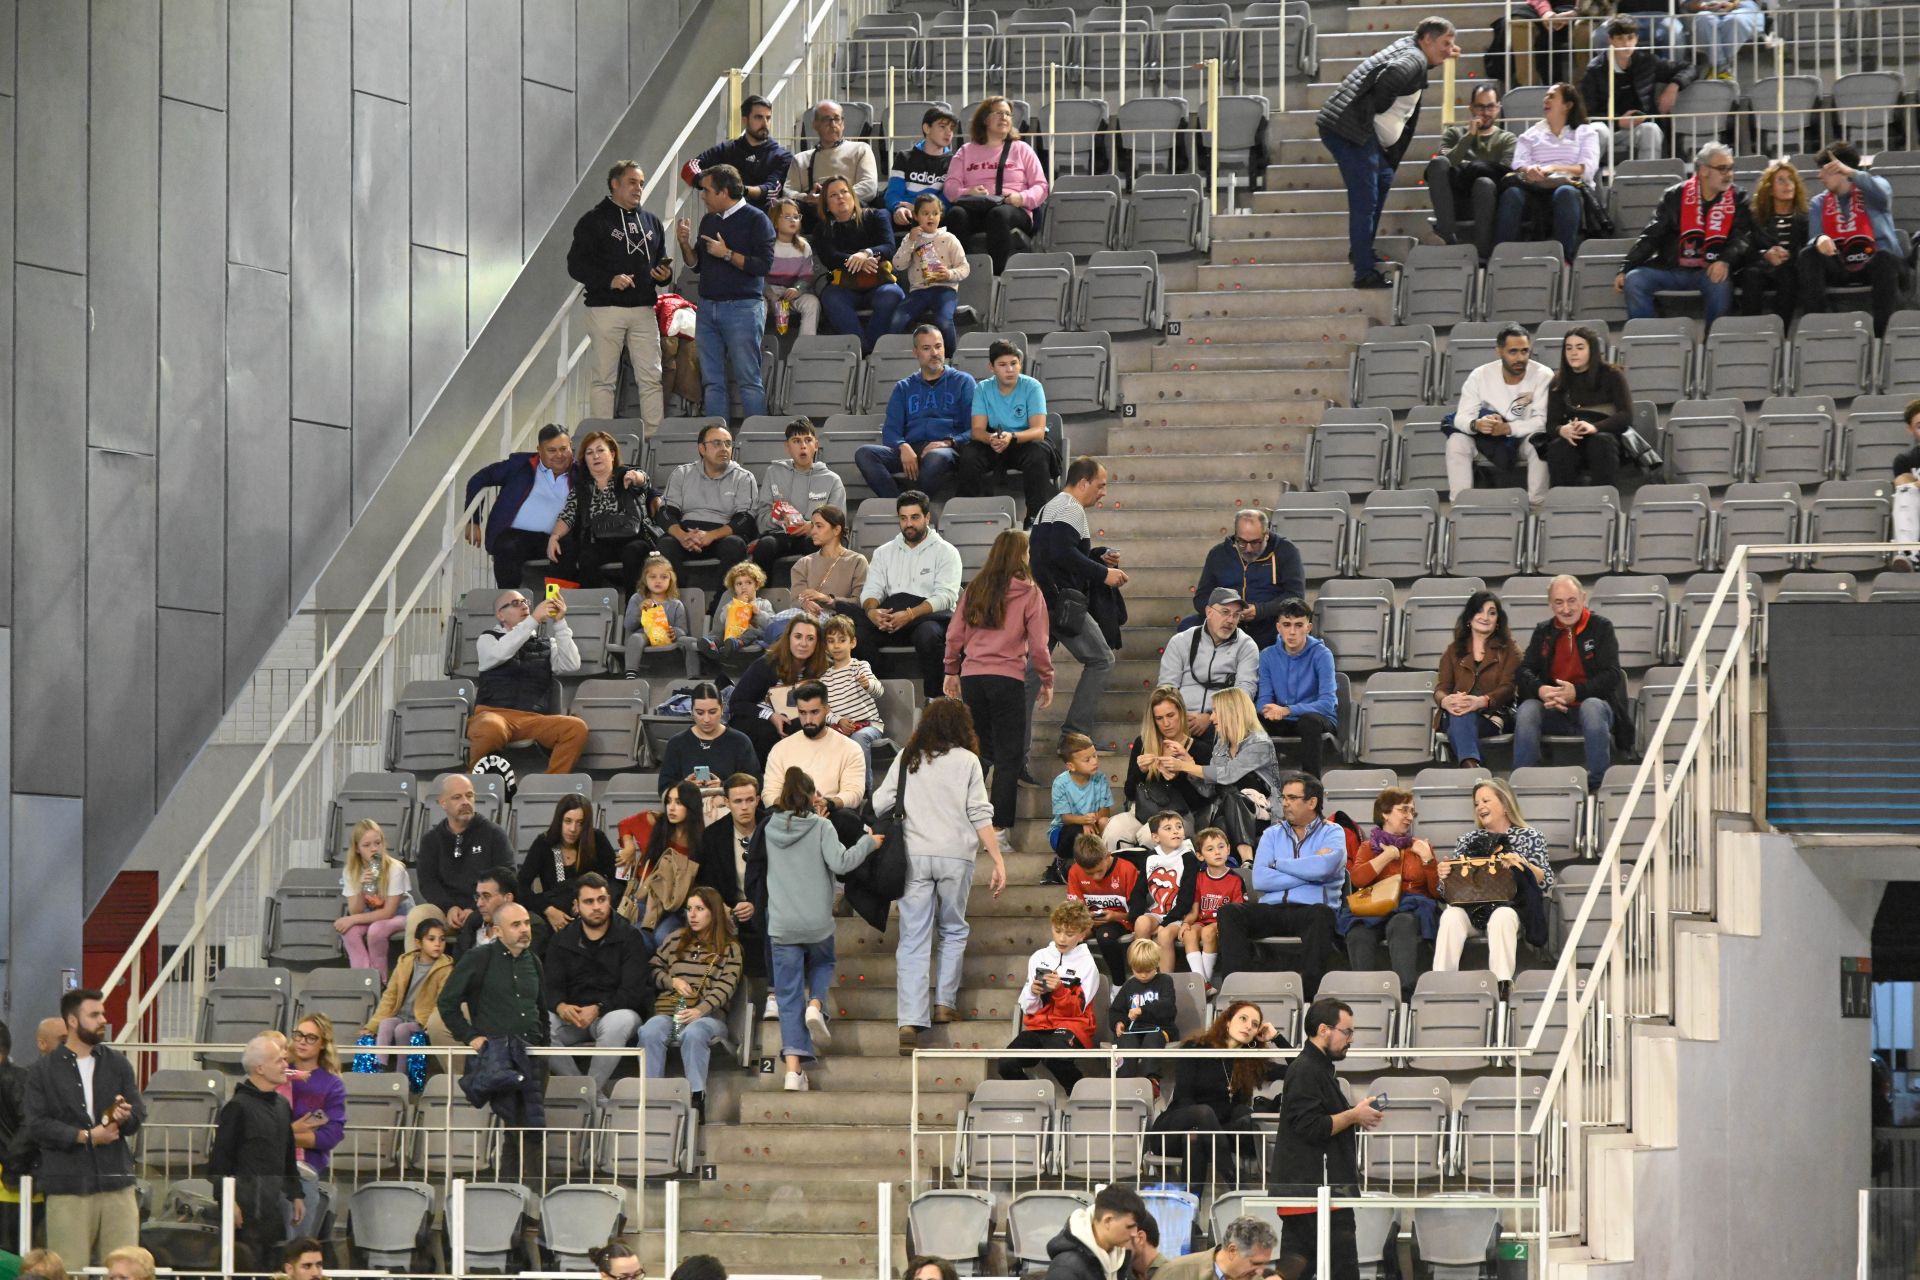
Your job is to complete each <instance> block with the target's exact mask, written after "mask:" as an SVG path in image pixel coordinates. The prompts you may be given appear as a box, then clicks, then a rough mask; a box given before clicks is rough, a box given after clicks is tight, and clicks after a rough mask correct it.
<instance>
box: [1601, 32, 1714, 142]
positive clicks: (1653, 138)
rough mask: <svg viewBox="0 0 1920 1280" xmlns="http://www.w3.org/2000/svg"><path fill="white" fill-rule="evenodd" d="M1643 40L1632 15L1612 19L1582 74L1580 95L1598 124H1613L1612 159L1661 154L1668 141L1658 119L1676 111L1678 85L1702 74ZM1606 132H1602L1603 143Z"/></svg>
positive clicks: (1684, 85) (1689, 82)
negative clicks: (1646, 46)
mask: <svg viewBox="0 0 1920 1280" xmlns="http://www.w3.org/2000/svg"><path fill="white" fill-rule="evenodd" d="M1639 45H1640V27H1639V24H1638V23H1637V22H1635V20H1634V19H1633V17H1632V16H1631V15H1629V14H1624V13H1623V14H1619V15H1617V16H1615V17H1613V18H1611V19H1609V20H1608V21H1607V47H1606V48H1605V49H1603V50H1601V51H1600V52H1599V53H1596V54H1594V55H1593V58H1592V60H1591V61H1589V62H1588V63H1587V69H1586V71H1585V72H1584V73H1582V75H1581V77H1580V96H1581V97H1582V98H1583V99H1585V101H1586V107H1587V112H1588V114H1589V115H1590V116H1592V118H1593V125H1594V128H1596V129H1604V128H1606V127H1608V126H1609V125H1611V127H1612V129H1613V154H1612V156H1611V159H1612V162H1613V163H1614V164H1619V163H1620V162H1621V161H1622V160H1657V159H1659V158H1660V155H1661V152H1662V150H1663V149H1664V147H1665V145H1666V142H1665V134H1664V133H1663V131H1662V130H1661V127H1660V121H1661V120H1663V119H1665V118H1666V117H1667V116H1669V115H1671V114H1672V113H1673V104H1674V102H1675V101H1676V100H1678V99H1679V97H1680V90H1682V89H1684V88H1686V87H1687V86H1688V85H1690V84H1692V83H1693V81H1694V78H1695V77H1696V76H1697V75H1698V74H1699V73H1698V72H1697V71H1695V70H1694V69H1693V67H1692V66H1691V65H1690V64H1688V63H1685V62H1669V61H1667V60H1666V59H1665V58H1662V57H1661V56H1659V55H1658V54H1656V53H1654V52H1653V50H1651V49H1642V48H1640V47H1639ZM1609 82H1611V93H1609ZM1606 136H1607V135H1606V134H1604V133H1602V134H1601V135H1600V138H1601V141H1602V143H1603V144H1604V143H1605V140H1606ZM1601 150H1602V152H1603V153H1604V152H1605V150H1606V148H1605V146H1604V145H1603V146H1602V148H1601Z"/></svg>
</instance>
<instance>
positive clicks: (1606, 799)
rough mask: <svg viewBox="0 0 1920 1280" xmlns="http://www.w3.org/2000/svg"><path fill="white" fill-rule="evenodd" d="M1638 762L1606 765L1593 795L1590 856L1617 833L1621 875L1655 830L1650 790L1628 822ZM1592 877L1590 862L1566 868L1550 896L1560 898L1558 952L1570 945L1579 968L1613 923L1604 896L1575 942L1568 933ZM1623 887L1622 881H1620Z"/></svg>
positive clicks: (1597, 951)
mask: <svg viewBox="0 0 1920 1280" xmlns="http://www.w3.org/2000/svg"><path fill="white" fill-rule="evenodd" d="M1639 769H1640V766H1639V765H1636V764H1616V765H1609V766H1608V767H1607V772H1606V774H1605V775H1604V776H1603V777H1602V778H1601V781H1600V789H1599V790H1598V791H1596V792H1594V793H1593V800H1594V807H1593V856H1594V857H1595V858H1599V857H1600V856H1601V855H1603V854H1605V853H1606V851H1607V844H1608V842H1609V841H1611V840H1612V839H1613V833H1614V832H1615V831H1616V830H1620V831H1621V832H1622V834H1621V837H1620V859H1621V867H1622V872H1623V874H1624V871H1625V868H1626V867H1629V866H1631V865H1632V864H1633V863H1635V862H1636V861H1638V860H1639V858H1640V849H1641V847H1642V846H1643V845H1645V844H1646V842H1647V834H1648V833H1649V832H1650V831H1652V830H1653V802H1652V799H1651V797H1652V795H1653V789H1652V786H1651V784H1649V786H1648V789H1647V790H1646V792H1644V793H1643V794H1642V796H1641V800H1640V805H1639V808H1638V809H1636V810H1635V811H1634V813H1633V816H1632V817H1631V818H1629V817H1628V816H1627V797H1628V796H1629V795H1631V794H1632V792H1633V779H1634V775H1635V774H1636V773H1638V772H1639ZM1593 876H1594V868H1593V867H1592V866H1591V865H1589V864H1584V863H1583V864H1578V865H1575V866H1570V867H1567V868H1565V871H1564V875H1563V876H1560V877H1556V879H1555V882H1554V889H1553V892H1554V894H1555V895H1556V896H1557V897H1559V898H1560V899H1561V907H1560V910H1561V921H1560V937H1561V940H1562V949H1564V948H1565V946H1567V945H1574V953H1575V958H1576V959H1577V960H1578V962H1579V963H1580V964H1583V965H1587V964H1591V963H1593V961H1594V960H1595V959H1596V958H1597V957H1598V956H1599V954H1600V940H1601V938H1603V937H1604V936H1605V935H1606V932H1607V925H1608V923H1609V922H1610V921H1611V920H1612V919H1613V915H1612V912H1613V902H1612V899H1611V898H1608V897H1604V896H1603V897H1602V898H1601V900H1600V903H1599V905H1598V907H1597V908H1596V909H1595V911H1594V914H1593V916H1592V917H1591V918H1590V919H1589V920H1588V921H1587V930H1586V932H1585V933H1584V934H1583V935H1582V936H1581V937H1580V938H1579V939H1578V940H1577V944H1575V943H1574V940H1573V939H1572V936H1571V933H1570V932H1569V931H1570V930H1571V929H1572V928H1573V921H1574V918H1575V916H1577V915H1578V914H1579V911H1580V901H1581V899H1582V898H1583V897H1584V896H1585V895H1586V891H1587V886H1588V884H1589V883H1591V881H1592V879H1593ZM1622 887H1624V881H1623V882H1622Z"/></svg>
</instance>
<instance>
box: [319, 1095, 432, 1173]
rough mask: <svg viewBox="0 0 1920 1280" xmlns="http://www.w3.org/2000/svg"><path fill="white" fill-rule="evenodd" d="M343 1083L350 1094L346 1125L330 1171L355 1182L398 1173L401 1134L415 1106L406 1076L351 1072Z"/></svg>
mask: <svg viewBox="0 0 1920 1280" xmlns="http://www.w3.org/2000/svg"><path fill="white" fill-rule="evenodd" d="M340 1083H341V1084H342V1085H344V1086H345V1088H346V1091H347V1125H346V1131H345V1132H344V1133H342V1134H341V1136H340V1143H339V1145H338V1146H336V1147H334V1149H333V1152H332V1155H331V1158H330V1159H329V1160H328V1162H327V1168H328V1169H329V1170H330V1171H331V1172H332V1173H333V1174H334V1176H336V1177H339V1176H341V1175H343V1174H344V1175H347V1176H349V1177H351V1178H354V1179H356V1180H357V1179H359V1178H362V1177H374V1178H381V1177H386V1176H387V1175H389V1174H393V1173H396V1172H398V1171H399V1166H400V1142H401V1138H400V1134H401V1130H402V1129H403V1128H404V1127H405V1125H406V1120H407V1112H408V1111H409V1109H410V1108H411V1107H412V1103H413V1095H412V1094H411V1093H410V1092H409V1091H408V1082H407V1076H406V1073H405V1072H401V1071H348V1072H346V1073H344V1074H343V1075H342V1076H341V1077H340Z"/></svg>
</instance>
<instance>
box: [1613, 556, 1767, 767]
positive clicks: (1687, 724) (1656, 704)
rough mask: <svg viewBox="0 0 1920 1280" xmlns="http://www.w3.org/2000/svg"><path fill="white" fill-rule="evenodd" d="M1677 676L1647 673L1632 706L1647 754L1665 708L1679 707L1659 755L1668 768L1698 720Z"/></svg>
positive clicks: (1661, 670)
mask: <svg viewBox="0 0 1920 1280" xmlns="http://www.w3.org/2000/svg"><path fill="white" fill-rule="evenodd" d="M1787 576H1788V577H1792V576H1793V575H1792V574H1788V575H1787ZM1680 672H1681V668H1679V667H1655V668H1653V669H1652V670H1651V671H1649V672H1647V674H1646V675H1645V676H1644V677H1642V679H1641V681H1640V696H1639V698H1638V699H1637V700H1636V701H1635V703H1634V712H1633V714H1634V720H1635V721H1636V722H1637V725H1638V728H1639V745H1640V747H1641V749H1642V750H1647V749H1649V745H1650V743H1651V740H1652V738H1653V733H1654V730H1655V729H1657V728H1658V727H1659V725H1660V719H1661V717H1662V716H1664V715H1666V713H1667V704H1668V703H1669V702H1672V701H1674V700H1675V699H1676V697H1677V699H1678V702H1679V705H1678V706H1677V707H1676V708H1675V710H1674V713H1673V721H1672V723H1671V724H1669V725H1668V726H1667V737H1666V743H1665V748H1664V750H1663V751H1662V753H1661V754H1662V758H1663V759H1664V761H1665V763H1666V764H1667V765H1669V766H1672V765H1676V764H1679V763H1680V754H1681V752H1683V751H1685V750H1686V746H1687V738H1688V737H1689V736H1691V734H1692V733H1693V727H1694V725H1695V724H1697V723H1698V722H1699V719H1700V699H1699V695H1698V692H1697V690H1696V687H1695V685H1694V682H1693V681H1692V680H1686V681H1682V680H1681V678H1680Z"/></svg>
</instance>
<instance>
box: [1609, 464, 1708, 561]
mask: <svg viewBox="0 0 1920 1280" xmlns="http://www.w3.org/2000/svg"><path fill="white" fill-rule="evenodd" d="M1712 524H1713V500H1712V498H1711V496H1710V495H1709V494H1708V492H1707V486H1706V485H1704V484H1697V483H1696V484H1649V485H1642V486H1641V487H1640V489H1639V491H1638V492H1637V493H1635V494H1634V495H1633V513H1632V515H1630V516H1629V517H1628V519H1627V567H1628V568H1630V569H1632V570H1633V571H1634V572H1635V573H1697V572H1698V571H1699V570H1701V569H1704V568H1706V567H1707V564H1708V539H1707V532H1708V529H1709V528H1710V527H1711V526H1712Z"/></svg>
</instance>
